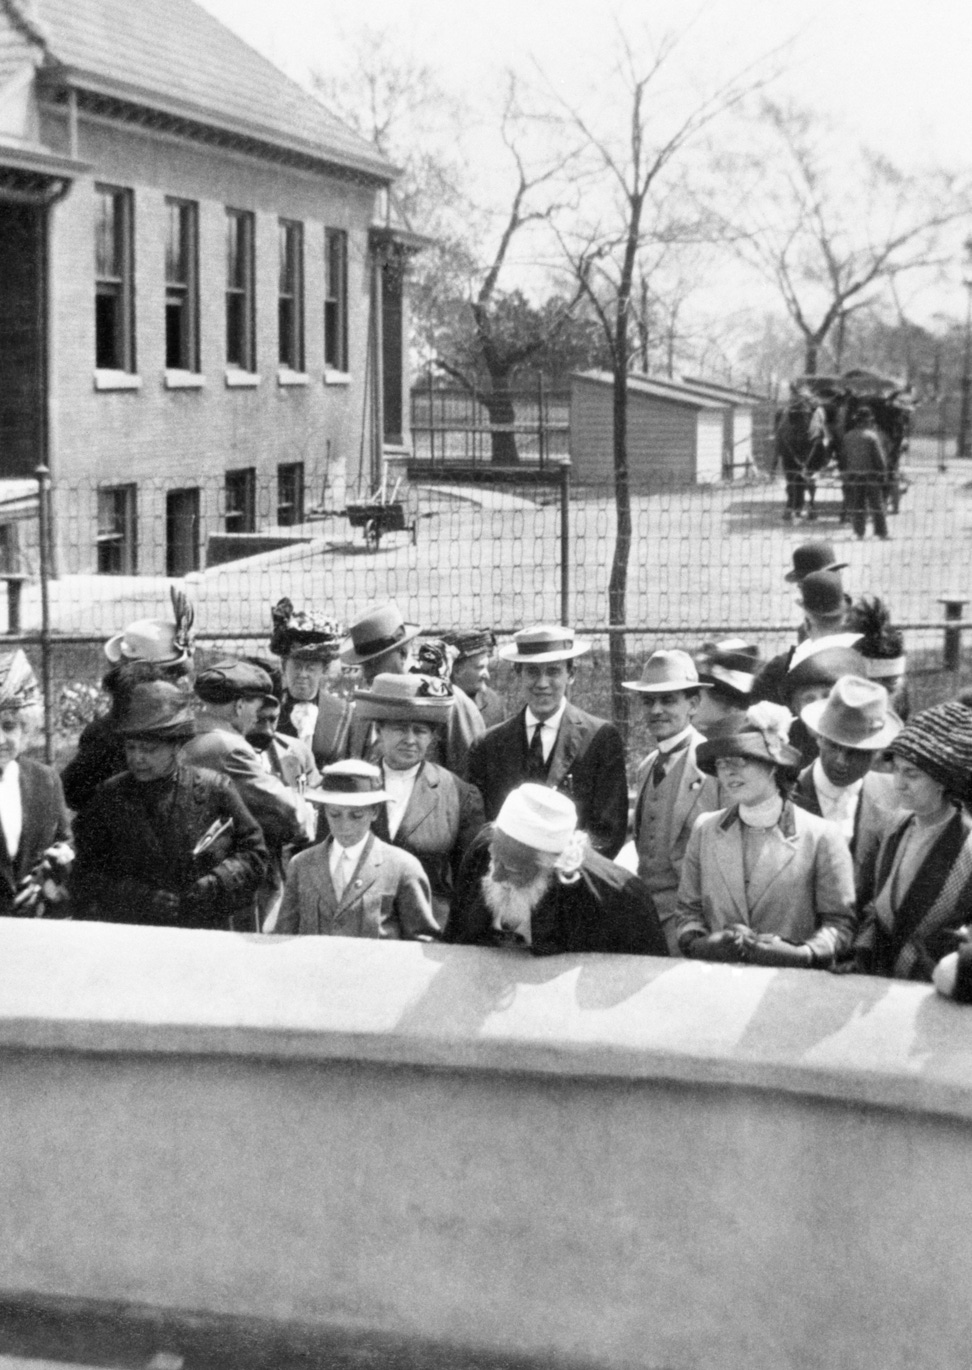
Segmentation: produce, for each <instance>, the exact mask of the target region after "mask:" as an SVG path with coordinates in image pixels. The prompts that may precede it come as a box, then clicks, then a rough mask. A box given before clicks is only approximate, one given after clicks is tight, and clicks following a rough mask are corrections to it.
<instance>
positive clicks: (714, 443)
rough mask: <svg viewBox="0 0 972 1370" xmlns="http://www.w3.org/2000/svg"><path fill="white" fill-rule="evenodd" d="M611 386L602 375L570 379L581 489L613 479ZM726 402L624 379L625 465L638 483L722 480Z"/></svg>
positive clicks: (651, 381)
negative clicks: (625, 388) (625, 393)
mask: <svg viewBox="0 0 972 1370" xmlns="http://www.w3.org/2000/svg"><path fill="white" fill-rule="evenodd" d="M613 403H614V378H613V377H612V375H611V374H610V372H608V371H584V372H579V373H577V374H575V375H573V376H571V384H570V457H571V465H572V476H573V479H574V480H575V481H579V482H580V483H582V484H583V483H589V484H594V483H598V482H601V481H608V480H610V479H611V477H612V476H613V473H614V459H613V443H614V415H613V408H612V406H613ZM727 413H729V414H730V415H731V405H730V404H729V403H728V401H727V400H725V399H716V398H714V397H713V396H710V395H707V394H703V393H701V391H700V390H699V388H698V387H693V386H688V385H684V384H682V383H680V382H676V381H657V380H655V378H654V377H651V376H637V375H632V376H629V377H628V462H629V467H630V471H631V479H632V480H633V481H634V482H636V483H651V484H672V485H676V484H687V485H708V484H711V483H713V482H715V481H719V480H722V479H723V458H724V451H725V434H726V415H727Z"/></svg>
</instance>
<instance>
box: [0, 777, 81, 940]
mask: <svg viewBox="0 0 972 1370" xmlns="http://www.w3.org/2000/svg"><path fill="white" fill-rule="evenodd" d="M17 764H18V766H19V768H20V803H21V808H22V810H23V826H22V828H21V833H20V846H19V847H18V848H17V855H16V856H15V857H14V858H13V860H11V858H10V853H9V852H8V851H7V843H6V841H5V840H4V836H3V829H2V828H0V915H2V916H4V917H10V916H16V915H17V914H18V913H19V910H18V909H15V908H14V906H13V900H14V895H15V894H16V893H17V886H18V885H19V884H20V882H21V880H22V879H23V878H24V876H25V875H29V874H30V872H31V871H32V870H33V869H34V867H35V866H36V865H37V863H38V861H40V859H41V857H42V856H43V855H44V852H45V851H46V850H47V848H48V847H50V846H52V845H53V843H55V842H63V841H66V840H67V839H68V838H69V837H70V835H71V826H70V824H69V822H68V816H67V808H66V806H65V803H64V791H63V790H62V788H61V779H60V776H59V775H58V773H57V771H55V770H54V769H53V768H52V767H51V766H44V765H42V764H41V763H40V762H39V761H31V760H30V758H29V757H20V758H19V760H18V763H17ZM30 912H31V910H25V913H28V914H29V913H30Z"/></svg>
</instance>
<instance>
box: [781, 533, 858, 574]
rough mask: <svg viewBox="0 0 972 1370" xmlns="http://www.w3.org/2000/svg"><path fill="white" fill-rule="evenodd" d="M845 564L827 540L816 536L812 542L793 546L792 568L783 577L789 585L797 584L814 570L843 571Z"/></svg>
mask: <svg viewBox="0 0 972 1370" xmlns="http://www.w3.org/2000/svg"><path fill="white" fill-rule="evenodd" d="M846 565H847V562H846V561H838V560H837V556H836V553H835V552H834V549H833V547H831V545H830V543H829V542H824V541H822V540H821V539H819V538H818V539H815V540H814V541H813V542H801V543H800V546H799V547H794V549H793V570H792V571H787V573H786V575H785V576H784V577H783V579H784V580H788V581H789V582H790V584H791V585H799V583H800V581H801V580H803V578H804V577H805V576H809V575H811V574H812V573H813V572H814V571H843V569H844V567H845V566H846Z"/></svg>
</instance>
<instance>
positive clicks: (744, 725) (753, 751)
mask: <svg viewBox="0 0 972 1370" xmlns="http://www.w3.org/2000/svg"><path fill="white" fill-rule="evenodd" d="M792 722H793V715H792V714H791V713H790V711H789V709H784V707H783V705H782V704H773V703H771V702H770V701H769V700H768V699H761V700H759V702H758V703H756V704H751V705H750V706H749V708H748V709H747V710H746V712H745V713H744V714H743V715H742V716H741V717H738V716H737V717H736V718H726V719H722V720H720V721H719V722H717V723H713V725H712V727H711V728H710V729H709V736H708V737H707V738H706V740H705V742H702V743H700V744H699V748H698V751H697V752H696V754H695V759H696V763H697V765H698V767H699V770H702V771H705V773H706V775H715V773H716V768H715V763H716V761H717V760H718V759H719V758H720V757H723V756H744V757H748V758H750V759H752V760H754V761H768V762H769V763H770V764H771V765H773V766H778V767H779V768H780V769H781V770H784V771H796V770H798V769H799V767H800V763H801V761H802V757H801V756H800V753H799V752H798V751H797V749H796V747H791V746H790V725H791V723H792Z"/></svg>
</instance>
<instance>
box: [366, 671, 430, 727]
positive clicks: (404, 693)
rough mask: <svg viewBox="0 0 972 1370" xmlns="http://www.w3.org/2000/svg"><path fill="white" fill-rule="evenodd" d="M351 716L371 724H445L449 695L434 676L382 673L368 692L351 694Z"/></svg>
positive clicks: (372, 683) (376, 677)
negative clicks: (352, 707) (352, 714)
mask: <svg viewBox="0 0 972 1370" xmlns="http://www.w3.org/2000/svg"><path fill="white" fill-rule="evenodd" d="M352 698H353V699H354V708H355V713H356V715H357V717H358V718H362V719H367V720H369V721H370V722H373V723H428V724H430V725H431V724H433V723H448V722H449V718H450V716H451V714H452V704H453V694H452V686H451V685H450V684H449V683H448V681H445V680H441V679H440V678H439V677H438V676H428V675H413V674H411V673H410V672H409V673H407V674H405V675H393V674H391V673H385V672H382V674H381V675H376V676H375V678H374V680H373V681H372V682H371V688H370V689H360V690H355V691H354V694H353V696H352Z"/></svg>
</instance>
